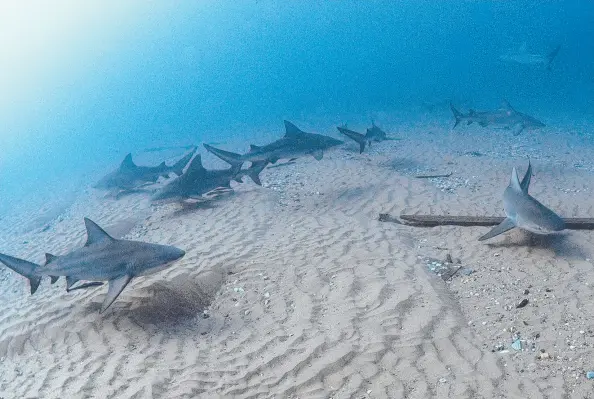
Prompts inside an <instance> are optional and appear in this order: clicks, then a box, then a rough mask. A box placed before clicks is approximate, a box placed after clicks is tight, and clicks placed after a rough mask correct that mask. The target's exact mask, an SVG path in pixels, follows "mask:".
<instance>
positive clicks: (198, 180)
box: [152, 154, 266, 201]
mask: <svg viewBox="0 0 594 399" xmlns="http://www.w3.org/2000/svg"><path fill="white" fill-rule="evenodd" d="M265 166H266V164H265V163H264V162H263V161H257V162H254V163H253V164H252V166H251V167H250V168H249V169H243V170H242V169H240V168H241V166H239V167H237V166H232V167H231V168H229V169H223V170H207V169H205V168H204V166H203V165H202V157H201V156H200V154H198V155H196V156H195V157H194V159H192V160H191V161H190V164H189V165H188V168H187V169H186V171H185V172H184V173H183V174H182V175H181V176H179V177H177V178H175V179H174V180H172V181H171V182H169V183H168V184H167V185H166V186H164V187H163V188H161V189H160V190H159V191H157V192H156V193H155V194H154V195H153V197H152V200H153V201H160V200H165V199H170V198H179V199H187V198H196V197H200V196H202V195H203V194H206V193H209V192H211V191H213V190H216V189H219V188H223V189H230V188H231V181H232V180H235V181H237V182H239V183H241V182H242V180H241V179H242V177H243V176H249V177H250V178H251V179H252V180H253V181H254V183H256V184H258V185H262V183H261V182H260V177H259V174H260V172H261V171H262V170H263V169H264V167H265Z"/></svg>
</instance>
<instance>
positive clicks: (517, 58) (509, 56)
mask: <svg viewBox="0 0 594 399" xmlns="http://www.w3.org/2000/svg"><path fill="white" fill-rule="evenodd" d="M559 50H561V45H558V46H557V47H555V49H553V51H551V52H550V53H548V54H532V53H529V52H528V49H527V46H526V43H525V42H524V43H522V45H521V46H520V48H519V49H517V50H515V51H511V52H508V53H506V54H502V55H500V56H499V59H500V60H502V61H506V62H514V63H517V64H522V65H544V66H546V68H547V70H549V71H550V70H551V64H552V62H553V60H554V59H555V57H557V54H559Z"/></svg>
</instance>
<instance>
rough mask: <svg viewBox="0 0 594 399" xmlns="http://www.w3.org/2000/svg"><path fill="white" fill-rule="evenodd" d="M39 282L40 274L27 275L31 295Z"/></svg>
mask: <svg viewBox="0 0 594 399" xmlns="http://www.w3.org/2000/svg"><path fill="white" fill-rule="evenodd" d="M40 283H41V276H33V277H29V285H31V295H33V294H35V291H37V287H39V284H40Z"/></svg>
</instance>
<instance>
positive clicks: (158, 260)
mask: <svg viewBox="0 0 594 399" xmlns="http://www.w3.org/2000/svg"><path fill="white" fill-rule="evenodd" d="M84 220H85V226H86V229H87V242H86V244H85V245H84V246H83V247H82V248H79V249H76V250H74V251H72V252H70V253H68V254H66V255H62V256H54V255H50V254H46V259H47V262H46V263H45V264H44V265H36V264H35V263H32V262H28V261H26V260H23V259H18V258H14V257H11V256H8V255H3V254H0V262H2V263H4V264H5V265H6V266H8V267H9V268H11V269H12V270H14V271H16V272H17V273H20V274H22V275H23V276H25V277H27V278H28V279H29V281H30V283H31V293H34V292H35V290H37V287H38V286H39V283H40V281H41V278H42V277H43V276H50V277H52V280H53V281H55V280H56V279H57V278H58V277H59V276H65V277H66V285H67V289H72V286H73V285H74V284H75V283H76V282H78V281H79V280H86V281H91V283H87V284H83V286H79V287H77V288H86V287H88V286H94V285H98V284H99V283H100V282H101V281H107V282H108V283H109V289H108V292H107V295H106V297H105V299H104V301H103V305H102V306H101V313H103V312H104V311H105V310H106V309H107V308H108V307H109V306H110V305H111V304H112V303H113V302H114V301H115V299H116V298H117V297H118V295H119V294H120V293H121V292H122V290H123V289H124V288H125V287H126V285H128V283H129V282H130V281H131V280H132V278H134V277H137V276H142V275H147V274H152V273H156V272H157V271H159V270H162V269H163V268H165V267H167V266H169V265H170V264H171V263H173V262H174V261H176V260H178V259H180V258H182V257H183V256H184V255H185V252H184V251H183V250H181V249H179V248H176V247H172V246H168V245H158V244H150V243H146V242H140V241H130V240H117V239H115V238H113V237H111V236H110V235H109V234H107V233H106V232H105V231H104V230H103V229H102V228H101V227H99V226H98V225H97V224H96V223H95V222H93V221H91V220H90V219H87V218H85V219H84Z"/></svg>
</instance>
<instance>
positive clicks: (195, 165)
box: [186, 154, 206, 173]
mask: <svg viewBox="0 0 594 399" xmlns="http://www.w3.org/2000/svg"><path fill="white" fill-rule="evenodd" d="M203 170H206V169H205V168H204V166H203V165H202V155H200V154H198V155H196V156H195V157H194V159H192V161H191V162H190V164H189V165H188V170H187V172H199V171H203ZM187 172H186V173H187Z"/></svg>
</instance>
